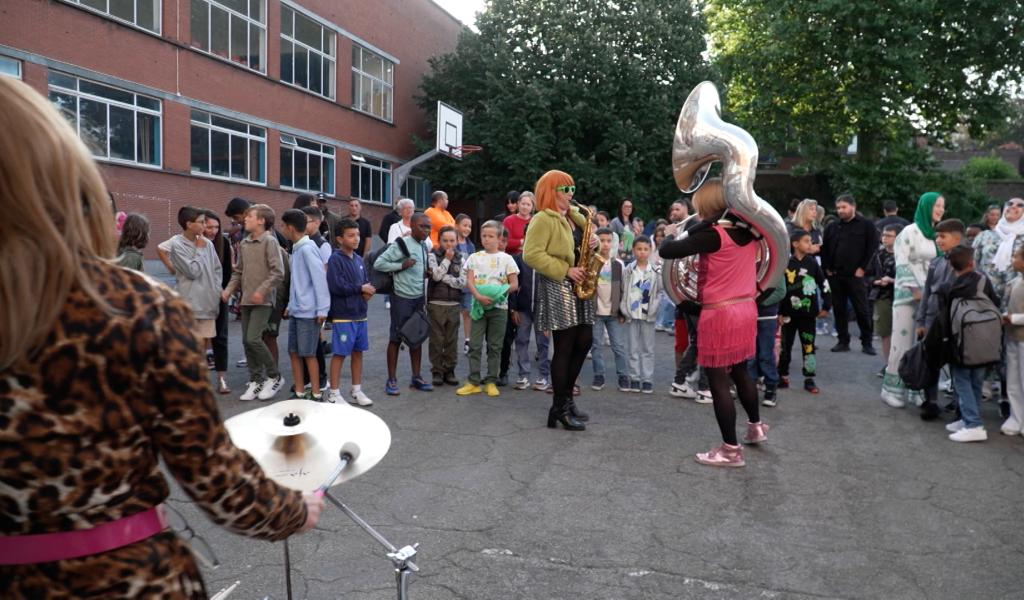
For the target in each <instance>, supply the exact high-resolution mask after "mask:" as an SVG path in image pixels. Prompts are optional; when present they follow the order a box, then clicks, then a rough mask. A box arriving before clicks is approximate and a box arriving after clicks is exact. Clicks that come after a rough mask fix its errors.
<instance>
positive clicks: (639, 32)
mask: <svg viewBox="0 0 1024 600" xmlns="http://www.w3.org/2000/svg"><path fill="white" fill-rule="evenodd" d="M477 28H478V29H479V33H478V34H477V33H473V32H471V31H469V30H465V31H463V33H462V35H461V36H460V38H459V42H458V46H457V48H456V50H455V52H454V53H452V54H448V55H444V56H441V57H438V58H435V59H434V60H432V61H431V72H430V73H429V74H428V75H427V76H426V77H425V78H424V80H423V83H422V86H421V88H422V91H423V95H422V96H421V97H420V98H419V102H420V106H421V107H422V108H423V110H424V111H426V112H428V114H431V115H432V114H433V112H434V110H435V107H436V103H437V100H442V101H444V102H446V103H448V104H451V105H452V106H455V107H456V108H459V109H460V110H462V111H463V113H464V121H463V123H464V130H463V141H464V142H465V143H472V144H479V145H481V146H483V147H484V151H483V152H481V153H479V154H475V155H473V156H472V157H469V158H466V159H465V160H464V161H462V162H461V163H456V162H454V161H442V160H434V161H431V162H430V163H428V164H427V165H426V166H425V167H424V168H423V171H424V172H425V174H426V175H427V176H428V177H430V179H431V181H433V182H434V183H435V185H441V186H444V187H445V189H446V190H448V191H450V192H453V193H455V194H458V195H461V196H463V197H473V198H494V197H497V196H503V195H504V193H505V191H507V190H509V189H519V190H522V189H529V188H532V187H533V184H534V182H535V181H536V180H537V178H538V177H539V176H540V175H541V174H542V173H543V172H544V171H546V170H548V169H555V168H557V169H561V170H564V171H567V172H569V173H571V174H572V175H573V177H574V178H575V180H576V183H577V186H578V190H577V196H578V198H579V199H581V200H585V201H587V202H593V203H596V204H598V205H600V206H601V207H603V208H612V207H613V206H615V205H617V202H618V200H619V199H620V198H623V197H626V196H629V197H633V198H635V199H636V200H637V201H638V202H637V203H636V204H637V207H638V212H639V213H640V214H644V213H646V214H651V213H652V212H654V211H658V212H659V213H660V212H663V211H662V208H663V207H664V206H665V205H667V204H668V203H669V202H670V201H671V200H672V199H673V198H674V197H676V196H678V190H677V189H676V188H675V186H674V184H673V179H672V172H671V145H672V132H673V130H674V126H675V121H676V118H677V117H678V113H679V109H680V107H681V106H682V102H683V100H685V99H686V95H687V94H688V93H689V91H690V89H691V88H693V86H695V85H696V84H697V83H699V82H700V81H702V80H704V79H707V78H708V77H709V76H710V70H709V67H708V64H707V62H706V61H705V59H704V58H702V53H703V51H704V49H705V45H706V44H705V41H704V31H705V29H704V22H703V18H702V16H701V14H700V11H699V10H698V9H697V8H695V6H694V5H692V4H691V3H690V2H688V1H685V0H684V1H677V2H663V1H661V0H617V1H615V2H610V1H608V0H568V1H562V2H555V1H551V0H491V1H490V2H488V4H487V9H486V10H485V12H483V13H482V14H481V15H480V17H479V19H478V21H477ZM424 147H430V144H424Z"/></svg>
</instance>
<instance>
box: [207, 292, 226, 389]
mask: <svg viewBox="0 0 1024 600" xmlns="http://www.w3.org/2000/svg"><path fill="white" fill-rule="evenodd" d="M229 316H230V313H229V312H228V303H227V302H224V301H221V303H220V311H218V312H217V321H216V324H217V335H215V336H214V338H213V341H212V342H211V343H210V345H211V346H213V364H214V370H215V371H217V372H220V373H223V372H224V371H227V370H228V318H229Z"/></svg>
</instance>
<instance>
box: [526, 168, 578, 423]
mask: <svg viewBox="0 0 1024 600" xmlns="http://www.w3.org/2000/svg"><path fill="white" fill-rule="evenodd" d="M575 191H576V186H575V184H574V183H573V180H572V176H571V175H569V174H568V173H565V172H563V171H555V170H552V171H548V172H547V173H545V174H544V175H542V176H541V178H540V179H538V180H537V185H536V187H535V190H534V192H535V194H536V196H537V208H538V209H540V212H538V213H537V214H536V215H535V216H534V217H533V219H532V220H531V221H530V226H529V227H528V228H527V230H526V241H525V242H524V244H523V259H524V260H525V261H526V264H527V265H529V266H530V267H531V268H532V269H533V270H534V271H535V272H536V274H537V280H536V286H537V288H536V290H535V292H534V293H535V294H536V299H535V301H534V302H535V304H536V308H535V310H536V312H535V314H534V319H535V321H536V323H537V329H538V331H550V332H551V337H552V339H553V342H554V358H552V359H551V383H552V392H553V395H552V404H551V408H550V409H549V410H548V427H555V426H556V424H557V423H561V424H562V427H565V428H566V429H568V430H570V431H582V430H584V429H586V426H585V425H584V424H583V421H585V420H587V415H586V414H585V413H583V412H581V411H579V410H578V409H577V408H576V403H575V401H574V400H573V385H574V384H575V383H576V379H577V377H579V374H580V369H582V368H583V363H584V362H586V360H587V352H589V351H590V346H591V343H592V342H593V335H594V329H593V325H594V300H593V298H591V299H589V300H581V299H579V298H578V297H577V296H576V294H575V292H573V284H574V283H580V282H582V281H583V280H584V279H585V278H586V276H587V274H586V271H584V270H583V269H581V268H579V267H577V266H576V243H575V241H574V240H573V232H572V227H571V226H570V225H569V219H572V221H573V222H574V223H575V224H576V226H577V227H579V228H580V229H582V228H583V227H585V226H586V224H587V219H586V217H584V216H583V215H582V214H580V212H579V211H578V210H577V209H576V208H575V207H573V206H572V205H571V204H572V197H573V194H574V193H575ZM594 239H596V237H595V238H594ZM591 241H592V240H584V241H583V243H590V242H591Z"/></svg>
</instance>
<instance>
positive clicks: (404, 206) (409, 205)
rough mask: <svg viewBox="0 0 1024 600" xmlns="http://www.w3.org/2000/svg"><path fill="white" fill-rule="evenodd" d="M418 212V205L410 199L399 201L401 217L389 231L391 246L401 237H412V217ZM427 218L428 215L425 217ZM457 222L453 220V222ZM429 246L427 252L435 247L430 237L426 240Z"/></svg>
mask: <svg viewBox="0 0 1024 600" xmlns="http://www.w3.org/2000/svg"><path fill="white" fill-rule="evenodd" d="M415 212H416V204H415V203H414V202H413V201H412V200H411V199H410V198H402V199H401V200H399V201H398V215H399V217H401V218H400V219H399V220H398V221H396V222H395V223H394V224H392V225H391V229H390V230H388V239H387V242H388V243H389V244H390V243H392V242H394V241H395V240H397V239H398V238H400V237H406V236H409V235H412V230H413V225H412V216H413V213H415ZM423 216H424V217H426V215H423ZM454 221H455V220H454V219H452V222H454ZM427 224H428V225H429V224H430V218H429V217H427ZM425 241H426V244H427V250H430V249H431V248H433V247H434V245H433V244H432V243H431V242H430V236H429V235H428V236H427V239H426V240H425Z"/></svg>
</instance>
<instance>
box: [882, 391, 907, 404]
mask: <svg viewBox="0 0 1024 600" xmlns="http://www.w3.org/2000/svg"><path fill="white" fill-rule="evenodd" d="M882 402H885V403H886V404H887V405H889V406H891V407H893V408H903V407H904V406H906V403H905V402H903V400H901V399H899V398H897V397H896V396H895V395H894V394H892V393H890V392H887V391H885V390H882Z"/></svg>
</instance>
